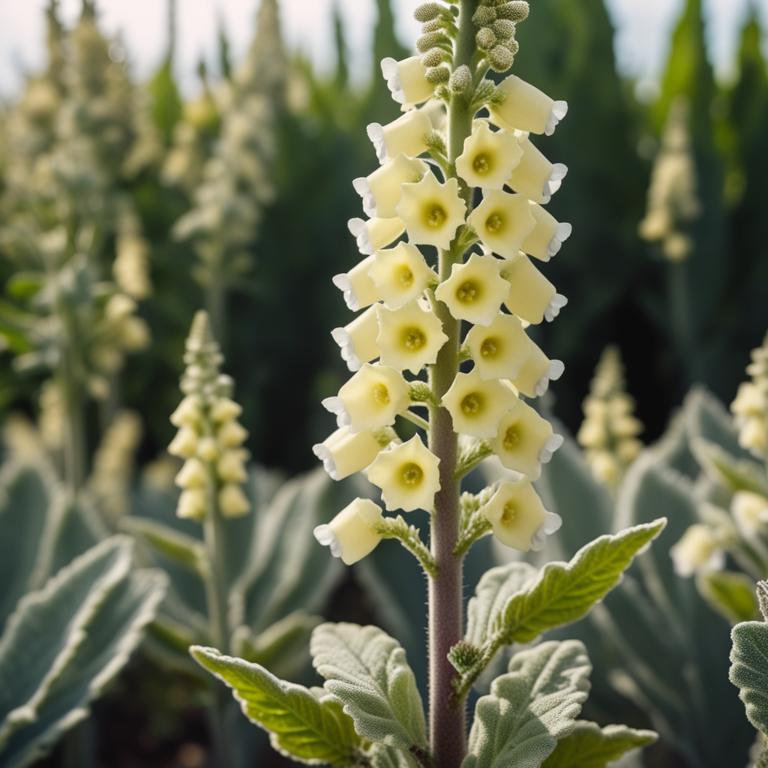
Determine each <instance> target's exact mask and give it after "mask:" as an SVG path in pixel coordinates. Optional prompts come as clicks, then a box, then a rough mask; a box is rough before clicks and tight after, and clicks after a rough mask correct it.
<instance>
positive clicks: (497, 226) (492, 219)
mask: <svg viewBox="0 0 768 768" xmlns="http://www.w3.org/2000/svg"><path fill="white" fill-rule="evenodd" d="M485 228H486V230H487V231H488V232H490V233H491V234H492V235H497V234H499V232H501V230H502V229H504V217H503V216H502V215H501V214H500V213H498V212H496V213H492V214H491V215H490V216H489V217H488V218H487V219H486V220H485Z"/></svg>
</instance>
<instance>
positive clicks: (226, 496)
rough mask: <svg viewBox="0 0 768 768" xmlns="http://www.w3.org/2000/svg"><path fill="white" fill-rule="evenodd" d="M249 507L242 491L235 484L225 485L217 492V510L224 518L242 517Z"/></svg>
mask: <svg viewBox="0 0 768 768" xmlns="http://www.w3.org/2000/svg"><path fill="white" fill-rule="evenodd" d="M250 508H251V505H250V503H249V501H248V497H247V496H246V495H245V493H243V489H242V488H241V487H240V486H239V485H237V484H235V483H225V484H224V486H223V487H222V488H221V490H220V491H219V509H220V510H221V514H222V515H223V516H224V517H242V516H243V515H246V514H248V511H249V510H250Z"/></svg>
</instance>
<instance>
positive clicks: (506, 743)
mask: <svg viewBox="0 0 768 768" xmlns="http://www.w3.org/2000/svg"><path fill="white" fill-rule="evenodd" d="M591 669H592V668H591V665H590V663H589V659H588V657H587V654H586V650H585V648H584V646H583V645H582V644H581V643H580V642H578V641H575V640H566V641H564V642H554V641H550V642H546V643H542V644H541V645H539V646H537V647H535V648H532V649H530V650H527V651H521V652H520V653H518V654H516V655H515V656H514V658H513V659H512V661H511V663H510V665H509V672H508V674H505V675H502V676H501V677H498V678H496V680H494V682H493V684H492V686H491V693H490V694H489V695H488V696H483V697H482V698H480V699H479V700H478V702H477V706H476V709H475V719H474V723H473V725H472V730H471V732H470V735H469V750H468V754H467V757H466V758H465V760H464V762H463V763H462V768H510V767H511V766H514V767H515V768H539V766H540V765H541V764H542V762H543V761H544V760H545V759H546V758H547V756H548V755H549V754H550V753H551V752H552V751H553V750H554V749H555V746H556V745H557V740H558V739H560V738H562V737H563V736H566V735H567V734H568V733H570V731H571V730H572V729H573V727H574V723H575V721H576V718H577V717H578V715H579V712H581V707H582V704H583V703H584V701H585V700H586V698H587V695H588V693H589V674H590V672H591Z"/></svg>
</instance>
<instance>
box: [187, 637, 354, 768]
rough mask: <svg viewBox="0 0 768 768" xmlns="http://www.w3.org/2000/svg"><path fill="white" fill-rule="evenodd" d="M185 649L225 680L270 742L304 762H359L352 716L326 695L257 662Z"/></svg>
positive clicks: (344, 764)
mask: <svg viewBox="0 0 768 768" xmlns="http://www.w3.org/2000/svg"><path fill="white" fill-rule="evenodd" d="M190 653H191V654H192V656H193V657H194V659H195V660H196V661H197V662H198V663H199V664H200V665H201V666H202V667H204V668H205V669H207V670H208V671H209V672H210V673H211V674H213V675H215V676H216V677H218V678H219V680H221V681H222V682H224V683H226V685H228V686H229V687H230V688H231V689H232V692H233V694H234V697H235V699H237V701H238V702H239V703H240V705H241V707H242V709H243V713H244V714H245V716H246V717H247V718H248V719H249V720H251V721H252V722H254V723H256V725H258V726H260V727H261V728H264V729H265V730H266V731H268V732H269V733H270V737H271V741H272V746H273V747H274V748H275V749H276V750H278V751H279V752H281V753H282V754H284V755H287V756H289V757H292V758H293V759H295V760H299V761H301V762H303V763H309V764H315V765H320V764H328V765H333V766H339V768H347V767H349V768H351V767H352V766H356V765H358V764H359V759H360V754H361V751H362V742H361V740H360V737H359V736H358V735H357V734H356V733H355V729H354V726H353V724H352V720H351V719H350V718H349V717H348V716H347V715H346V714H344V712H343V711H342V709H341V706H340V705H339V704H338V703H336V702H335V701H333V700H331V699H330V697H325V698H324V697H321V696H317V695H315V694H314V693H313V692H312V691H310V690H308V689H307V688H304V687H303V686H300V685H294V684H293V683H288V682H285V681H283V680H279V679H278V678H276V677H275V676H274V675H272V674H271V673H270V672H268V671H267V670H266V669H264V668H263V667H260V666H259V665H258V664H251V663H249V662H247V661H243V660H242V659H236V658H233V657H231V656H224V655H223V654H221V653H219V652H218V651H216V650H215V649H213V648H203V647H201V646H193V647H192V648H190Z"/></svg>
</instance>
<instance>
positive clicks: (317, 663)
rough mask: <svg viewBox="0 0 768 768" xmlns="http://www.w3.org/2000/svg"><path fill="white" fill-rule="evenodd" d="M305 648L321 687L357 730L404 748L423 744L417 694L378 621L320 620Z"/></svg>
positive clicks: (410, 675)
mask: <svg viewBox="0 0 768 768" xmlns="http://www.w3.org/2000/svg"><path fill="white" fill-rule="evenodd" d="M310 653H311V655H312V663H313V664H314V667H315V669H316V670H317V671H318V672H319V673H320V675H322V676H323V677H324V678H325V681H326V682H325V686H324V687H325V689H326V690H327V691H328V692H329V693H331V694H332V695H333V696H334V697H336V699H338V701H339V702H341V704H342V705H343V706H344V711H345V712H346V713H347V714H348V715H350V717H351V718H352V719H353V720H354V721H355V728H356V729H357V732H358V733H359V734H360V735H361V736H363V737H364V738H366V739H369V740H370V741H374V742H382V743H384V744H388V745H390V746H393V747H398V748H400V749H404V750H406V751H408V750H410V749H411V748H412V747H417V748H420V749H423V748H426V746H427V736H426V723H425V718H424V707H423V704H422V701H421V696H420V695H419V691H418V688H417V687H416V680H415V678H414V675H413V671H412V670H411V668H410V667H409V666H408V662H407V660H406V658H405V651H404V650H403V649H402V648H401V646H400V645H399V643H398V642H397V641H396V640H394V639H393V638H391V637H390V636H389V635H387V634H386V633H385V632H382V630H380V629H379V628H378V627H360V626H358V625H357V624H321V625H320V626H319V627H318V628H317V629H315V631H314V632H313V633H312V643H311V645H310Z"/></svg>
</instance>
